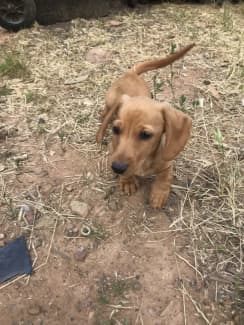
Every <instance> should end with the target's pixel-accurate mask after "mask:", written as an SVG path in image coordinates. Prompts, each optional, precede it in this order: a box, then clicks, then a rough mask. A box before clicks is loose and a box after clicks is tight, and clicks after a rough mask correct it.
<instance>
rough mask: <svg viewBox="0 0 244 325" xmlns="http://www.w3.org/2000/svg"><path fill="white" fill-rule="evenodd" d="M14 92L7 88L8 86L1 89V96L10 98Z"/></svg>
mask: <svg viewBox="0 0 244 325" xmlns="http://www.w3.org/2000/svg"><path fill="white" fill-rule="evenodd" d="M12 92H13V90H12V89H10V88H7V87H6V86H4V87H0V96H8V95H10V94H12Z"/></svg>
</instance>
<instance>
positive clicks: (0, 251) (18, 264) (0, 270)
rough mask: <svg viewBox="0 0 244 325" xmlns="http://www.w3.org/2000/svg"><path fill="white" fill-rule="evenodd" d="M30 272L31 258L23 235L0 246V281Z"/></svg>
mask: <svg viewBox="0 0 244 325" xmlns="http://www.w3.org/2000/svg"><path fill="white" fill-rule="evenodd" d="M31 272H32V263H31V258H30V254H29V251H28V248H27V246H26V241H25V238H24V237H23V236H21V237H19V238H17V239H15V240H13V241H11V242H9V243H8V244H7V245H6V246H4V247H3V248H0V283H1V282H4V281H6V280H9V279H11V278H12V277H14V276H16V275H22V274H30V273H31Z"/></svg>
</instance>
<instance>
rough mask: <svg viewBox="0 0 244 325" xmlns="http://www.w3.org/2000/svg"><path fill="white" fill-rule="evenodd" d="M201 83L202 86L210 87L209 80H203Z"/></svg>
mask: <svg viewBox="0 0 244 325" xmlns="http://www.w3.org/2000/svg"><path fill="white" fill-rule="evenodd" d="M203 83H204V85H206V86H207V85H210V84H211V81H210V80H203Z"/></svg>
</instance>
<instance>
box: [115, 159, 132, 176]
mask: <svg viewBox="0 0 244 325" xmlns="http://www.w3.org/2000/svg"><path fill="white" fill-rule="evenodd" d="M128 167H129V165H128V164H127V163H122V162H118V161H113V162H112V169H113V171H114V172H115V173H116V174H123V173H124V172H125V171H126V170H127V168H128Z"/></svg>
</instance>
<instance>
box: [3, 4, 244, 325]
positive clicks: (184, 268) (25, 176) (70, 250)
mask: <svg viewBox="0 0 244 325" xmlns="http://www.w3.org/2000/svg"><path fill="white" fill-rule="evenodd" d="M243 16H244V8H243V6H242V5H237V6H228V7H226V8H224V9H223V8H222V9H219V8H216V7H214V6H207V5H206V6H205V5H204V6H193V5H191V6H190V5H168V4H164V5H155V6H153V7H143V8H141V7H140V8H139V9H137V11H128V12H124V13H119V14H114V15H113V16H109V17H105V18H101V19H98V20H89V21H86V20H83V19H76V20H74V21H72V22H68V23H65V24H57V25H54V26H47V27H42V26H38V25H35V26H34V27H33V28H31V29H28V30H23V31H20V32H19V33H17V34H9V33H7V32H5V31H3V30H0V44H1V49H0V62H3V61H4V60H5V62H6V59H5V58H6V56H7V55H13V56H14V58H15V60H16V61H18V62H20V63H21V64H20V65H15V66H14V68H13V69H12V68H11V67H9V69H7V70H6V69H5V70H4V72H3V73H2V77H1V80H0V89H2V90H4V92H2V93H1V92H0V107H1V112H0V119H1V124H0V144H1V151H0V181H1V207H0V209H1V214H0V233H1V234H3V236H4V239H0V247H1V246H4V244H5V243H7V242H9V241H10V240H11V239H14V238H17V237H18V236H19V235H21V234H22V235H24V236H25V238H26V240H27V243H28V247H29V249H30V252H31V256H32V262H33V269H34V271H33V274H32V275H31V276H27V277H21V278H17V279H14V280H12V281H10V282H7V283H3V284H1V285H0V324H3V325H20V324H22V325H32V324H33V325H41V324H42V325H46V324H50V325H55V324H65V325H66V324H67V325H69V324H82V325H83V324H84V325H85V324H90V325H92V324H94V325H107V324H123V325H129V324H138V325H139V324H141V325H169V324H170V325H181V324H189V325H190V324H199V325H201V324H229V325H231V324H241V322H242V321H241V316H240V315H239V313H238V311H237V310H236V308H234V305H233V301H234V300H233V296H231V295H228V294H226V292H227V291H228V290H229V288H230V287H231V285H230V286H229V284H230V283H231V281H229V280H228V279H229V278H228V277H227V275H228V276H229V273H228V270H231V272H232V271H233V270H234V269H233V267H234V266H235V267H236V268H238V269H239V270H241V268H240V265H239V264H238V263H240V264H241V265H242V262H241V261H240V258H239V259H238V262H237V259H235V254H237V253H236V250H235V249H236V248H235V247H234V246H232V247H233V254H232V259H228V263H227V262H226V261H227V257H225V255H224V253H223V252H222V251H220V250H217V249H216V250H215V249H214V248H213V246H214V245H215V237H216V243H218V242H217V239H218V238H219V237H218V232H219V233H220V234H222V233H224V232H223V231H222V230H221V229H220V228H219V224H221V223H223V222H222V221H219V223H218V220H217V217H216V220H215V219H214V218H215V217H214V216H216V215H217V212H216V211H218V213H219V215H221V216H222V215H223V216H224V213H227V214H228V215H229V213H233V209H236V210H235V218H236V219H235V220H236V223H235V224H238V229H239V230H240V231H239V234H240V236H241V237H240V238H241V240H243V235H244V234H243V233H242V228H241V227H242V223H241V220H242V219H241V217H240V215H239V210H238V209H237V205H238V204H239V201H238V202H237V201H235V202H237V203H235V207H234V208H233V206H234V203H233V205H232V206H231V207H232V208H231V207H230V206H227V205H226V206H224V203H225V202H230V201H229V196H228V197H227V195H226V196H223V195H222V196H221V195H220V194H218V195H217V194H216V193H217V192H214V191H215V183H214V181H215V180H216V179H217V176H216V175H217V174H214V172H215V171H216V170H218V171H219V170H220V168H219V169H215V167H216V166H217V167H219V166H220V164H219V163H218V162H219V159H220V160H221V159H222V160H221V166H222V164H223V156H222V152H221V150H222V149H221V150H220V147H221V148H222V147H223V148H226V147H227V149H228V150H227V151H226V152H225V154H226V157H225V159H226V161H227V163H228V166H234V163H235V166H237V163H238V164H239V162H240V161H242V159H243V157H242V158H241V156H240V155H241V152H242V151H238V155H239V156H238V157H239V158H236V160H234V158H233V157H236V155H237V150H241V149H240V147H241V143H243V142H241V140H243V132H242V131H243V129H242V128H243V125H244V124H243V118H242V115H241V110H243V107H242V102H241V100H242V98H244V96H243V89H244V88H241V86H240V84H241V83H242V80H243V76H244V74H243V71H244V70H243V61H242V58H243V56H242V55H243V53H242V52H243V33H241V31H243V28H244V24H243V21H244V19H243ZM192 41H195V42H196V43H197V46H196V48H195V49H194V50H193V51H192V52H191V53H189V54H188V55H187V56H186V57H185V58H184V60H182V61H181V62H177V63H176V64H174V66H173V68H172V67H171V68H170V67H169V68H166V69H164V70H160V71H157V72H152V73H148V74H147V75H146V76H145V78H146V79H147V80H148V81H149V82H150V84H151V87H152V92H153V93H154V97H156V98H157V100H168V101H170V102H173V103H174V104H175V105H176V106H177V107H179V108H180V109H184V110H186V111H187V112H188V113H189V114H190V115H191V116H192V118H193V121H194V129H193V134H192V139H191V141H190V143H189V144H188V146H187V148H186V150H185V151H184V153H182V154H181V155H180V157H179V158H178V159H177V160H176V163H175V177H174V182H173V186H172V191H171V194H170V197H169V200H168V202H167V204H166V205H165V207H164V208H163V209H162V210H159V211H155V210H152V209H151V208H150V207H149V205H148V202H147V197H148V191H149V189H150V182H151V179H150V178H148V179H140V183H141V187H140V189H139V191H138V192H137V193H136V194H135V195H133V196H131V197H127V196H125V195H123V194H121V193H120V191H119V190H118V189H117V186H116V184H117V180H116V177H115V176H114V175H113V174H112V173H111V171H110V168H109V163H108V146H107V143H108V142H109V137H110V136H109V135H108V137H107V138H106V141H105V142H106V143H104V144H103V145H102V146H97V145H96V143H95V133H96V131H97V128H98V125H99V111H100V110H101V109H102V107H103V100H104V92H105V90H106V89H107V87H108V86H109V84H110V82H111V81H112V80H113V79H114V78H116V77H117V76H118V75H119V74H121V73H122V72H123V71H125V70H126V68H127V67H128V66H130V65H131V64H133V63H134V62H138V61H141V60H144V59H147V58H150V57H152V56H154V57H159V56H162V55H165V54H166V53H169V51H170V48H171V47H172V44H176V45H177V46H182V45H184V44H187V43H189V42H192ZM233 45H234V46H233ZM92 48H96V49H98V48H99V49H103V51H104V53H103V55H102V56H101V55H100V56H99V57H98V58H97V59H96V60H95V62H91V59H90V58H89V56H88V55H87V54H88V53H89V51H90V50H91V49H92ZM237 54H238V55H239V56H238V55H237ZM11 64H12V63H11ZM11 64H10V63H8V65H11ZM172 69H173V70H172ZM241 69H242V70H241ZM0 71H1V67H0ZM6 90H7V91H6ZM203 100H204V104H201V101H203ZM216 128H219V129H220V130H221V132H222V133H221V135H223V137H224V143H222V140H221V139H222V138H221V139H219V142H218V143H217V144H218V145H219V146H218V145H216V138H215V137H214V134H215V133H214V132H215V131H216ZM237 130H238V131H237ZM220 142H221V143H220ZM233 148H234V149H235V150H234V149H233ZM233 150H234V151H235V155H234V154H233ZM228 158H229V159H230V161H231V162H232V163H233V164H232V165H230V163H229V160H228ZM216 161H217V162H216ZM238 166H239V165H238ZM228 173H230V174H231V172H227V174H228ZM218 175H219V174H218ZM228 175H229V174H228ZM238 175H239V174H238ZM240 179H241V178H240V177H239V178H238V180H240ZM216 182H217V181H216ZM193 183H194V185H193ZM218 184H219V183H218ZM238 184H239V183H238V181H236V183H235V189H237V188H238V186H239V185H238ZM209 192H211V193H212V194H211V197H210V196H209ZM206 193H207V194H206ZM218 193H219V192H218ZM228 193H229V192H228ZM231 193H232V192H231ZM233 193H234V192H233ZM235 198H236V200H237V198H239V192H238V193H237V192H235ZM74 201H78V202H80V203H81V204H82V207H80V208H79V211H78V212H75V209H74V208H73V207H72V206H73V205H74ZM231 202H232V201H231ZM233 202H234V201H233ZM226 204H227V203H226ZM220 206H221V207H223V206H224V208H225V210H223V211H224V212H223V213H222V210H220ZM227 207H228V209H229V210H228V209H227ZM27 208H28V209H29V210H28V211H29V212H30V213H26V214H24V213H21V211H23V209H27ZM24 211H25V210H24ZM229 211H232V212H229ZM240 211H241V210H240ZM242 211H243V209H242ZM211 213H213V216H212V214H211ZM214 220H215V221H214ZM228 220H229V219H228ZM231 220H232V219H231ZM232 221H233V220H232ZM232 221H231V222H232ZM210 224H211V225H212V227H213V225H214V227H215V230H216V231H215V230H214V231H213V228H211V227H210ZM84 227H86V228H84ZM233 227H234V226H233ZM200 228H201V232H200V231H199V229H200ZM210 228H211V229H210ZM82 229H83V230H84V229H88V230H91V233H90V234H88V235H85V236H84V235H83V234H82V233H81V230H82ZM218 229H220V230H218ZM231 231H232V236H233V238H234V236H235V234H234V228H231ZM230 237H231V236H230ZM228 240H229V237H228ZM228 240H226V243H227V242H228ZM206 243H208V245H209V243H210V244H211V245H212V246H211V245H210V246H211V247H210V248H209V246H207V244H206ZM216 245H217V244H216ZM219 245H220V244H219ZM237 245H239V244H237ZM221 247H222V246H221ZM226 247H227V244H226ZM228 247H229V246H228ZM238 247H239V246H238ZM237 250H238V249H237ZM200 252H201V254H200ZM203 252H204V253H203ZM221 254H222V255H221ZM238 256H239V255H238ZM231 261H232V262H233V265H234V266H233V265H232V264H231ZM227 267H228V268H227ZM233 272H234V271H233ZM223 274H224V275H226V277H223Z"/></svg>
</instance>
